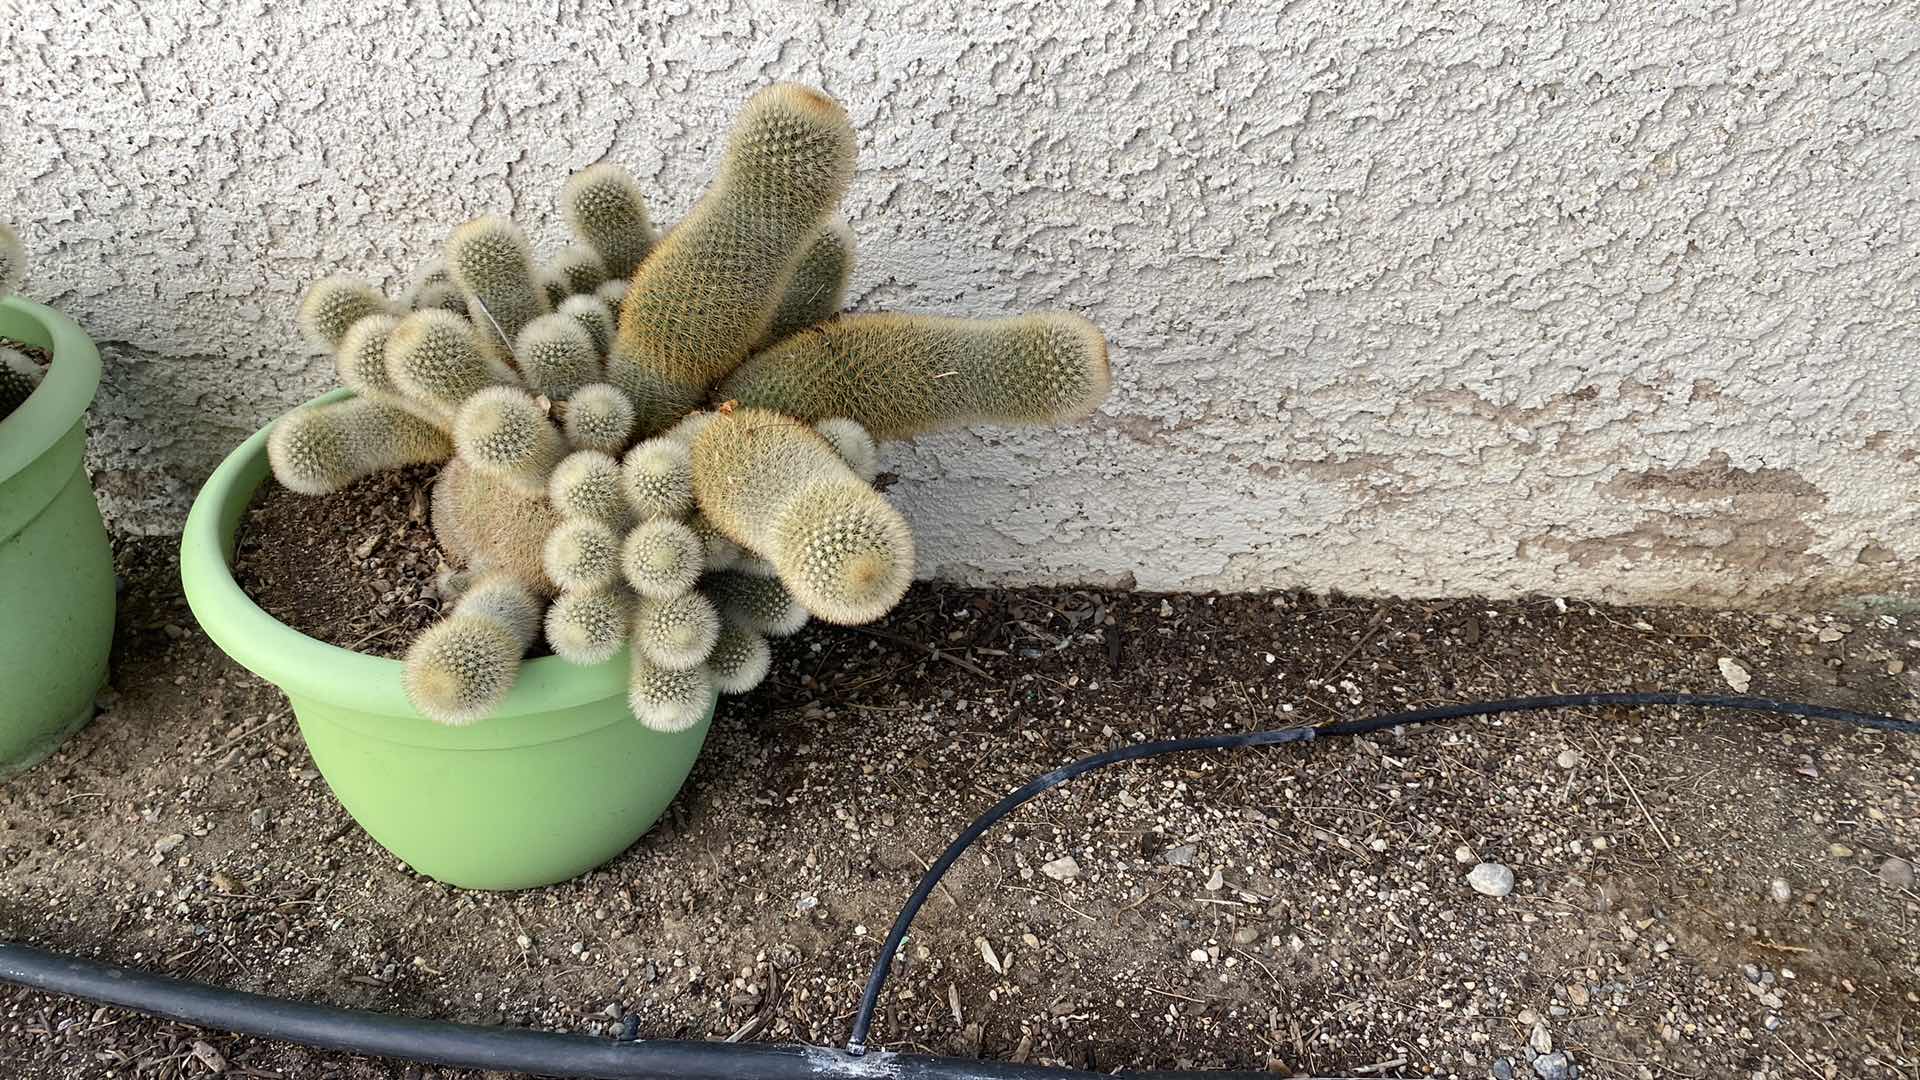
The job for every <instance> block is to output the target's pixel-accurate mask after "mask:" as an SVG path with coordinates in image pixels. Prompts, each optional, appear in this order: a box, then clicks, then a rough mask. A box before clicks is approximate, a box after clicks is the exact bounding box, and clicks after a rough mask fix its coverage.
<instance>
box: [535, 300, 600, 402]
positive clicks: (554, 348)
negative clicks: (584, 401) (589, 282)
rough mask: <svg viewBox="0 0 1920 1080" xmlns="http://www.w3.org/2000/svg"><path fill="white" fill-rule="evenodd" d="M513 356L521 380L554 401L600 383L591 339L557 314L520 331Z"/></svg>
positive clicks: (597, 357) (574, 322)
mask: <svg viewBox="0 0 1920 1080" xmlns="http://www.w3.org/2000/svg"><path fill="white" fill-rule="evenodd" d="M596 302H597V301H596ZM513 356H514V360H515V361H517V362H518V363H519V365H520V378H521V379H522V380H523V381H525V382H526V384H527V385H528V386H530V387H532V388H533V390H534V391H535V392H536V393H540V394H545V395H546V396H547V397H548V398H551V399H553V400H556V401H557V400H560V399H563V398H568V397H572V396H573V394H574V392H575V391H577V390H579V389H580V388H581V387H583V386H586V385H587V384H588V383H597V382H599V381H600V379H601V372H600V351H599V350H598V349H596V348H594V347H593V335H592V334H590V333H588V331H587V328H586V327H584V326H582V325H580V323H579V322H578V321H577V320H575V319H573V318H572V317H570V316H568V315H564V314H562V313H560V312H557V311H556V312H554V313H553V314H551V315H542V316H540V317H539V318H537V319H535V320H533V321H532V322H530V323H528V324H527V327H526V329H524V330H522V331H520V338H519V340H518V341H517V342H515V343H514V349H513Z"/></svg>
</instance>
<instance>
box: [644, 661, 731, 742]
mask: <svg viewBox="0 0 1920 1080" xmlns="http://www.w3.org/2000/svg"><path fill="white" fill-rule="evenodd" d="M712 705H713V680H712V679H711V678H710V677H709V676H708V674H707V669H706V668H704V667H701V666H698V665H696V666H694V667H691V668H687V669H685V670H682V671H676V670H674V669H672V668H664V667H661V666H660V665H658V664H656V663H654V662H653V661H652V660H649V659H647V657H646V655H645V654H643V653H642V652H641V651H640V650H639V649H635V650H634V651H633V668H632V672H631V674H629V675H628V678H627V706H628V707H629V708H631V709H632V710H633V715H634V716H635V717H637V718H638V719H639V720H640V722H641V723H643V724H645V725H647V726H648V727H650V728H652V729H654V730H655V731H664V732H669V733H671V732H676V731H685V730H687V729H688V728H691V727H693V726H694V725H696V724H698V723H699V722H700V721H701V720H704V719H706V716H707V710H708V709H709V708H710V707H711V706H712Z"/></svg>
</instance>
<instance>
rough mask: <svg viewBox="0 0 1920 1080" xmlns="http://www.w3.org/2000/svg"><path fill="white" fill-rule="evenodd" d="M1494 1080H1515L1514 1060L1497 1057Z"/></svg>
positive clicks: (1494, 1061) (1494, 1065)
mask: <svg viewBox="0 0 1920 1080" xmlns="http://www.w3.org/2000/svg"><path fill="white" fill-rule="evenodd" d="M1492 1074H1493V1080H1513V1059H1512V1058H1504V1057H1497V1058H1494V1059H1493V1069H1492Z"/></svg>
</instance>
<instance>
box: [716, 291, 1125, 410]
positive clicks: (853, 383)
mask: <svg viewBox="0 0 1920 1080" xmlns="http://www.w3.org/2000/svg"><path fill="white" fill-rule="evenodd" d="M1111 384H1112V378H1111V375H1110V373H1109V371H1108V368H1107V344H1106V340H1105V339H1104V338H1103V337H1101V335H1100V331H1099V330H1097V329H1095V328H1094V326H1093V324H1092V323H1090V322H1088V321H1087V320H1085V319H1083V318H1080V317H1079V316H1077V315H1069V314H1066V313H1064V312H1042V313H1039V314H1034V315H1022V316H1019V317H1017V318H1011V319H979V320H975V319H946V318H936V317H933V316H926V315H846V316H842V317H840V318H838V319H834V320H833V321H831V322H827V323H822V324H820V325H819V326H817V327H814V328H813V329H811V330H809V331H808V332H806V333H803V334H795V335H793V336H791V337H789V338H786V339H785V340H783V341H781V342H779V343H778V344H775V345H774V346H772V347H771V348H769V349H767V350H766V351H764V352H761V353H759V354H757V355H755V356H754V357H753V358H752V359H750V360H748V361H747V362H746V363H744V364H742V365H740V367H739V368H738V369H737V370H735V371H734V373H733V374H732V375H731V376H729V377H728V378H727V379H726V381H724V382H722V383H721V384H720V387H719V389H718V390H716V391H715V394H714V396H715V397H716V398H717V399H719V400H735V401H738V402H740V403H741V404H743V405H754V406H758V407H760V408H765V409H776V410H779V411H780V412H783V413H787V414H788V415H791V416H795V417H798V418H800V419H802V420H806V421H809V422H811V421H815V420H824V419H827V418H829V417H836V416H838V417H845V418H847V419H850V420H853V421H855V422H857V423H859V424H860V425H861V426H863V427H865V428H866V429H867V431H868V432H870V433H871V434H872V435H873V437H874V438H876V439H907V438H912V437H913V436H915V435H920V434H924V433H926V432H930V431H939V430H942V429H945V428H954V427H964V426H967V425H970V424H981V423H987V424H1055V423H1064V422H1068V421H1072V420H1079V419H1082V418H1084V417H1086V416H1088V415H1090V414H1091V413H1092V412H1093V410H1094V409H1095V408H1097V407H1099V404H1100V402H1101V401H1102V400H1103V399H1105V398H1106V396H1107V391H1108V389H1109V387H1110V386H1111Z"/></svg>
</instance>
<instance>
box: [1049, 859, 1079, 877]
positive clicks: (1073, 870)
mask: <svg viewBox="0 0 1920 1080" xmlns="http://www.w3.org/2000/svg"><path fill="white" fill-rule="evenodd" d="M1040 872H1041V873H1043V874H1045V875H1047V876H1048V877H1050V878H1052V879H1053V880H1055V881H1072V880H1073V879H1074V878H1077V877H1079V876H1080V864H1079V863H1078V862H1075V861H1074V858H1073V856H1071V855H1062V856H1061V857H1060V858H1058V859H1055V860H1053V861H1052V862H1050V863H1047V864H1045V865H1043V866H1041V867H1040Z"/></svg>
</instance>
